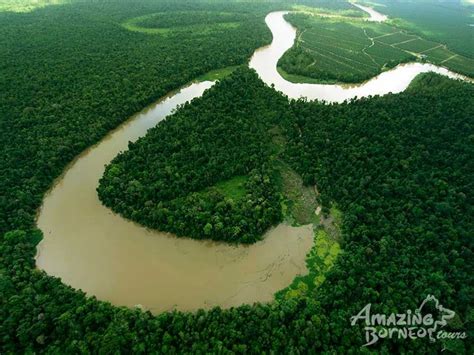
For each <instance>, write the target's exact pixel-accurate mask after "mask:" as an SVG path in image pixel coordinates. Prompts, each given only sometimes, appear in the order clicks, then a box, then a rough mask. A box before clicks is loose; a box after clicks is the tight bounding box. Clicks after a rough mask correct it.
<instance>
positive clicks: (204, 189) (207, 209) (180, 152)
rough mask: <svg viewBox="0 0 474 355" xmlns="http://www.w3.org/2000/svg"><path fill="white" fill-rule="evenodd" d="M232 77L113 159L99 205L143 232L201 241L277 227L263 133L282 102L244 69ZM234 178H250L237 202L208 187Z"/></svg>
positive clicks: (238, 238) (241, 237)
mask: <svg viewBox="0 0 474 355" xmlns="http://www.w3.org/2000/svg"><path fill="white" fill-rule="evenodd" d="M233 77H234V79H233V80H225V81H223V82H220V83H218V84H216V88H213V89H212V90H210V91H208V92H206V93H205V94H204V95H203V97H202V98H198V99H194V100H193V101H192V102H191V103H188V104H185V105H184V106H183V107H181V108H180V109H179V110H178V112H176V113H175V114H174V115H172V116H170V117H168V118H167V119H166V120H165V121H163V122H161V123H160V124H158V126H157V127H155V128H154V129H151V130H150V131H149V132H148V134H147V135H146V136H145V137H144V138H142V139H140V140H139V141H138V142H136V143H133V144H130V145H129V150H127V151H126V152H125V153H122V154H120V155H119V156H117V157H116V158H115V159H114V161H113V162H112V163H111V164H110V165H109V166H108V167H107V170H106V172H105V174H104V177H103V178H102V180H101V182H100V186H99V188H98V192H99V197H100V198H101V200H102V201H103V202H104V203H105V204H106V205H107V206H109V207H111V208H112V209H113V210H115V211H117V212H119V213H122V214H123V215H124V216H126V217H128V218H131V219H133V220H136V221H137V222H140V223H141V224H144V225H146V226H148V227H152V228H156V229H159V230H164V231H169V232H173V233H175V234H177V235H179V236H188V237H193V238H198V239H201V238H212V239H218V240H225V241H228V242H244V243H250V242H254V241H256V240H258V239H260V238H261V236H262V233H263V232H264V231H265V230H266V229H267V228H268V227H269V226H271V225H272V224H275V223H276V222H278V221H280V218H281V212H280V210H281V207H280V201H279V197H278V193H277V187H276V183H275V179H274V178H273V176H274V173H273V172H272V168H271V163H270V161H269V158H270V155H271V148H272V147H271V140H270V135H269V134H268V130H269V129H270V128H271V127H272V124H274V122H276V121H279V116H280V115H281V113H282V112H284V111H285V108H286V106H287V100H286V98H284V97H282V96H279V95H275V93H274V90H272V89H271V88H269V87H267V86H265V84H263V82H257V83H256V77H255V74H254V73H251V72H249V71H248V70H246V69H239V70H237V73H235V74H233ZM248 83H252V84H253V85H248ZM239 175H240V176H244V175H245V176H248V179H246V182H244V185H245V186H244V187H245V193H244V194H242V196H241V197H239V198H237V199H236V198H235V197H234V198H233V197H229V196H225V194H224V193H222V192H220V191H219V189H216V188H209V187H212V186H213V185H215V184H217V183H219V182H222V181H225V180H229V179H231V178H233V177H235V176H239ZM237 182H239V180H237Z"/></svg>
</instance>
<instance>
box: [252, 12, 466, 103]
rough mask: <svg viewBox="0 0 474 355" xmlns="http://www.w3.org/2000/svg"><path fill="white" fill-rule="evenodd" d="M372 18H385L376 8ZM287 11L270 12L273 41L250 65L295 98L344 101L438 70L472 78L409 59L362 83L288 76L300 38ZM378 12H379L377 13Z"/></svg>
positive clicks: (405, 84)
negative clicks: (286, 67)
mask: <svg viewBox="0 0 474 355" xmlns="http://www.w3.org/2000/svg"><path fill="white" fill-rule="evenodd" d="M372 11H373V12H372V13H369V15H371V17H370V18H369V20H370V21H381V18H380V16H379V15H380V14H378V13H377V12H376V11H374V10H372ZM287 13H288V12H286V11H278V12H272V13H270V14H268V15H267V17H266V18H265V22H266V23H267V26H268V27H269V28H270V30H271V31H272V35H273V41H272V43H271V44H270V45H268V46H265V47H262V48H259V49H257V50H256V51H255V53H254V55H253V56H252V58H251V60H250V67H251V68H253V69H255V71H256V72H257V73H258V75H259V76H260V78H261V79H262V80H263V81H264V82H265V83H266V84H268V85H274V86H275V90H278V91H281V92H282V93H284V94H285V95H287V96H288V97H290V98H292V99H299V98H302V97H304V98H306V99H309V100H324V101H327V102H342V101H344V100H349V99H353V98H356V97H359V98H361V97H367V96H373V95H386V94H388V93H390V92H391V93H399V92H402V91H403V90H405V89H406V88H407V87H408V85H410V83H411V82H412V80H413V79H414V78H415V77H416V76H417V75H418V74H421V73H427V72H435V73H438V74H442V75H445V76H448V77H450V78H453V79H463V80H470V79H469V78H466V77H465V76H462V75H460V74H456V73H454V72H451V71H449V70H448V69H446V68H442V67H438V66H436V65H433V64H427V63H407V64H401V65H398V66H396V67H395V68H393V69H391V70H389V71H386V72H383V73H381V74H380V75H378V76H376V77H374V78H372V79H370V80H368V81H366V82H364V83H361V84H355V85H354V84H353V85H347V84H344V85H332V84H300V83H292V82H290V81H288V80H286V79H284V78H283V77H282V76H281V75H280V73H279V72H278V70H277V63H278V60H279V59H280V58H281V56H282V55H283V54H284V53H285V52H286V51H287V50H288V49H290V48H291V47H292V46H293V43H294V41H295V39H296V29H295V28H294V27H293V26H292V25H291V24H289V23H288V22H286V20H285V19H284V17H283V16H284V15H285V14H287ZM377 14H378V15H377Z"/></svg>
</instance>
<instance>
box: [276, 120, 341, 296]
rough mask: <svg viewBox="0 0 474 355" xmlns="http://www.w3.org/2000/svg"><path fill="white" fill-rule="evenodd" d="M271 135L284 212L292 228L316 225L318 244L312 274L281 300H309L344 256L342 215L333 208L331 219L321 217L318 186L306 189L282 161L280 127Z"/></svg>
mask: <svg viewBox="0 0 474 355" xmlns="http://www.w3.org/2000/svg"><path fill="white" fill-rule="evenodd" d="M269 133H270V134H271V136H272V143H273V146H274V149H273V155H274V158H275V159H274V160H273V161H274V164H275V167H276V168H277V169H276V170H277V171H278V176H277V177H276V179H277V181H278V183H279V185H280V191H281V192H282V200H283V201H282V209H283V215H284V218H285V221H286V223H288V224H291V225H296V226H298V225H306V224H310V223H311V224H312V225H313V230H314V244H313V247H312V248H311V250H310V252H309V253H308V255H307V257H306V266H307V268H308V270H309V273H308V274H307V275H305V276H298V277H296V278H295V279H294V280H293V282H292V283H291V285H290V286H288V287H287V288H285V289H283V290H281V291H279V292H277V293H276V294H275V298H276V299H277V300H283V299H291V298H295V297H307V296H309V295H310V294H311V292H312V291H313V290H314V289H315V288H317V287H318V286H319V285H321V284H322V283H323V282H324V280H325V279H326V276H325V274H326V273H327V272H328V271H329V270H330V269H331V268H332V266H333V265H334V263H335V261H336V259H337V256H338V255H339V253H340V252H341V247H340V245H339V241H340V238H341V235H340V230H341V225H342V215H341V213H340V211H339V210H337V208H335V207H332V208H331V209H330V211H329V213H328V215H323V214H322V213H321V210H322V209H321V208H320V207H319V206H318V201H317V196H318V191H317V189H316V187H315V186H304V185H303V180H302V178H301V176H299V175H298V174H297V173H296V172H295V171H294V170H292V169H291V168H290V167H289V166H288V164H286V163H285V162H284V161H283V160H282V159H280V156H281V154H282V153H283V152H284V150H285V145H286V140H285V137H284V136H283V134H282V132H281V129H280V128H279V127H278V126H277V127H274V128H272V129H271V130H270V131H269Z"/></svg>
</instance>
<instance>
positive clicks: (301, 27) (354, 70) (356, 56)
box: [278, 13, 474, 83]
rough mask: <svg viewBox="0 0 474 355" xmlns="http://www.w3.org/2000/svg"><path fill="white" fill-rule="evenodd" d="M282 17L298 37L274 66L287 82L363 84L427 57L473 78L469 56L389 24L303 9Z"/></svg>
mask: <svg viewBox="0 0 474 355" xmlns="http://www.w3.org/2000/svg"><path fill="white" fill-rule="evenodd" d="M286 19H287V20H288V21H289V22H291V23H292V24H293V25H294V26H296V27H297V28H298V36H297V41H296V43H295V45H294V46H293V48H292V49H290V50H289V51H287V52H286V53H285V54H284V55H283V57H282V58H281V59H280V61H279V63H278V66H279V68H278V69H279V72H280V74H281V75H282V76H283V77H284V78H285V79H287V80H289V81H291V82H296V83H334V82H347V83H356V82H363V81H365V80H368V79H370V78H372V77H374V76H376V75H377V74H380V73H381V72H382V71H384V70H387V69H390V68H393V67H394V66H396V65H397V64H400V63H406V62H410V61H428V62H431V63H434V64H437V65H442V66H445V67H447V68H448V69H451V70H453V71H456V72H459V73H461V74H464V75H467V76H471V77H472V76H474V65H473V64H474V61H473V60H472V59H470V58H466V57H463V56H460V55H457V54H455V53H453V52H452V51H449V50H448V49H447V48H446V47H445V46H444V45H442V44H440V43H437V42H433V41H428V40H426V39H424V38H421V37H419V36H418V35H415V34H410V33H407V32H406V31H404V30H400V29H399V28H397V27H395V26H392V25H388V24H382V23H370V22H366V21H361V20H357V19H349V18H342V17H338V18H323V17H318V16H313V15H309V14H308V13H297V14H289V15H287V16H286Z"/></svg>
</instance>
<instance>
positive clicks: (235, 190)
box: [214, 176, 248, 201]
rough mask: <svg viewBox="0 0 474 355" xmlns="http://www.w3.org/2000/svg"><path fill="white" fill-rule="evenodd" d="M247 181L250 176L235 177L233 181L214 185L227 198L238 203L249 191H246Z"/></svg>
mask: <svg viewBox="0 0 474 355" xmlns="http://www.w3.org/2000/svg"><path fill="white" fill-rule="evenodd" d="M247 180H248V176H235V177H233V178H232V179H229V180H226V181H222V182H219V183H217V184H216V185H214V188H216V189H217V190H218V191H219V192H220V193H222V194H223V195H224V196H225V197H227V198H230V199H233V200H234V201H237V200H240V199H241V198H243V197H244V196H245V195H246V194H247V190H246V189H245V183H246V182H247Z"/></svg>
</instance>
